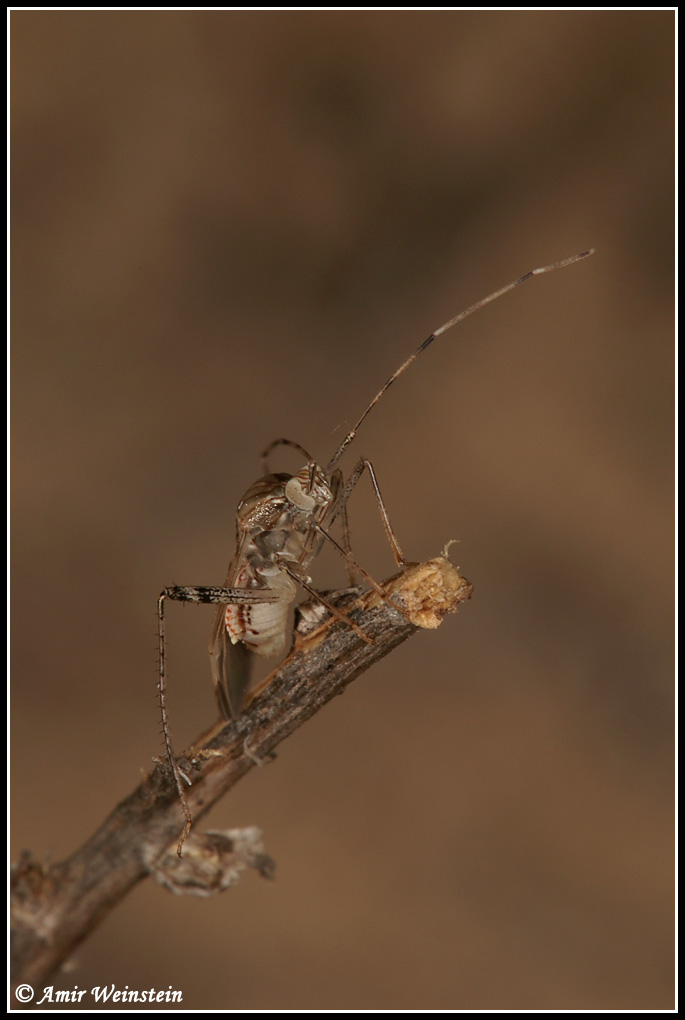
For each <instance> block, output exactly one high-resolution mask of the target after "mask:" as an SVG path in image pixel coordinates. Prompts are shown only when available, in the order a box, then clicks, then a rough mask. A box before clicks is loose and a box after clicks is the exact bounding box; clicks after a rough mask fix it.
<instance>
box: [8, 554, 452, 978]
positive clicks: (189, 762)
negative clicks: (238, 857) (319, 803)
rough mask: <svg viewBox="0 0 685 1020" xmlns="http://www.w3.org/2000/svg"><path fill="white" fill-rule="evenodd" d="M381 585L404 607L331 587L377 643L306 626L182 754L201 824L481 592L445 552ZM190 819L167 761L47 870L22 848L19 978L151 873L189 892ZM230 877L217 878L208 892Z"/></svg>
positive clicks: (335, 626)
mask: <svg viewBox="0 0 685 1020" xmlns="http://www.w3.org/2000/svg"><path fill="white" fill-rule="evenodd" d="M383 587H384V589H385V591H386V592H387V593H388V594H389V595H391V596H392V598H393V599H394V600H396V601H397V602H398V603H399V604H400V605H401V606H402V611H400V610H398V609H395V608H394V607H393V605H392V603H391V602H390V601H389V600H388V598H381V597H380V596H379V595H378V593H377V592H374V591H370V592H367V593H366V594H364V595H362V596H361V597H360V598H358V599H355V598H354V596H352V604H350V602H349V600H350V596H349V595H347V596H345V595H338V596H332V601H333V602H334V604H336V605H344V606H345V611H346V612H347V613H349V614H350V615H351V616H352V617H353V619H354V621H355V623H356V624H357V625H358V626H359V627H360V628H362V629H363V631H364V632H365V633H366V634H367V635H368V636H369V637H371V638H372V639H373V640H372V642H371V643H368V642H367V641H364V640H362V639H361V638H360V637H359V636H358V634H357V633H355V631H353V630H352V629H351V628H350V627H346V626H344V625H341V624H340V623H339V622H338V621H336V620H331V619H330V618H329V619H328V620H327V621H325V622H324V623H323V624H321V625H320V626H317V627H316V629H314V630H312V631H310V632H309V633H306V634H305V635H304V636H302V635H297V636H296V639H295V643H294V647H293V650H292V652H291V653H290V655H289V656H288V658H287V659H286V660H285V661H284V662H283V663H282V664H281V665H280V666H279V667H278V668H277V669H276V670H275V671H274V672H273V673H272V674H271V675H270V677H268V678H267V680H266V681H264V683H263V684H261V685H260V687H259V688H258V689H257V690H256V692H255V694H254V695H253V697H252V699H251V701H250V703H249V705H248V707H247V708H246V710H245V712H244V714H243V715H242V716H241V717H240V719H238V720H237V721H235V722H233V723H231V724H228V725H225V726H223V727H222V728H221V729H220V730H217V731H216V734H215V735H211V736H210V738H209V739H207V735H205V737H204V738H201V740H200V741H198V743H197V744H196V745H194V746H193V747H191V748H190V749H189V750H188V751H186V752H185V753H184V754H183V755H182V756H181V757H180V759H179V765H180V768H181V770H182V771H183V773H184V775H186V776H187V777H188V779H189V780H190V782H191V785H190V786H189V788H188V791H187V795H186V796H187V801H188V805H189V807H190V810H191V812H192V815H193V820H194V822H195V824H197V822H198V821H199V820H200V819H201V818H202V817H203V816H204V815H205V814H206V813H207V812H208V811H209V810H210V808H211V807H212V805H213V804H214V803H215V802H216V801H217V800H218V799H219V798H220V797H221V796H223V794H224V793H226V792H227V791H228V790H229V789H230V788H231V787H232V786H233V785H234V784H235V783H237V782H238V780H239V779H241V778H242V777H243V776H244V775H245V774H246V773H247V772H248V771H249V770H250V769H251V768H253V767H254V765H255V764H260V763H261V762H262V761H264V760H267V759H268V757H269V755H270V754H271V752H273V750H274V748H275V747H277V745H278V744H280V743H281V741H283V740H285V739H286V737H288V736H290V734H291V733H293V732H294V731H295V730H296V729H297V728H298V727H299V726H301V725H302V724H303V723H304V722H306V720H307V719H309V718H311V717H312V716H313V715H314V714H315V713H316V712H318V711H319V709H321V708H322V707H323V706H324V705H325V704H326V703H327V702H328V701H330V700H331V698H333V697H335V696H336V695H337V694H340V693H342V691H343V690H344V689H345V687H346V686H347V685H348V684H349V683H351V682H352V681H353V680H354V679H356V678H357V677H358V676H360V675H361V674H362V673H363V672H365V671H366V670H367V669H368V668H369V667H370V666H372V665H373V663H374V662H377V661H378V660H379V659H381V658H383V656H385V655H387V654H388V652H390V651H391V650H392V649H393V648H395V647H396V646H397V645H399V644H400V643H401V642H402V641H404V640H406V638H408V637H410V636H411V635H412V634H415V633H417V632H418V630H420V629H422V628H434V627H437V626H438V624H439V623H440V621H441V619H442V617H443V616H444V615H445V614H446V613H448V612H456V609H457V606H458V605H459V603H460V602H463V601H465V600H466V599H468V598H470V595H471V585H470V584H469V582H468V581H466V580H465V579H464V578H462V577H460V575H459V573H458V571H457V570H456V569H455V568H454V567H453V566H452V565H451V564H450V563H449V561H448V560H447V559H445V558H444V557H438V558H437V559H435V560H430V561H428V562H427V563H423V564H418V565H414V566H409V567H407V568H405V569H404V570H403V571H401V572H400V573H399V574H397V575H396V576H395V577H393V578H391V579H390V580H389V581H387V582H385V584H384V586H383ZM182 828H183V814H182V811H181V808H180V805H179V801H178V793H177V791H176V788H175V786H174V782H173V779H172V777H171V776H170V774H169V769H168V767H166V766H165V765H164V764H161V763H160V764H158V765H157V766H156V768H155V769H154V770H153V771H152V772H151V773H150V774H149V775H148V776H147V777H146V778H145V779H144V780H143V782H142V783H141V784H140V785H139V786H138V787H137V789H135V790H134V791H133V793H131V794H130V795H129V796H128V797H127V798H126V799H125V800H123V801H122V802H121V803H120V804H118V805H117V806H116V807H115V808H114V810H113V811H112V813H111V814H110V815H109V817H108V818H107V819H106V820H105V822H104V823H103V824H102V825H101V826H100V828H99V829H98V830H97V831H96V832H95V833H94V834H93V835H92V836H91V838H90V839H89V840H87V842H86V843H84V844H83V846H81V847H80V848H79V849H78V850H76V851H75V852H74V853H73V854H72V855H71V856H70V857H68V858H67V859H66V860H64V861H62V862H59V863H57V864H54V865H50V866H49V867H45V868H44V867H43V866H42V865H41V864H39V863H38V862H35V861H34V860H33V859H32V858H31V856H30V854H28V853H24V854H23V855H22V857H21V859H20V860H19V862H18V864H17V865H16V866H15V868H14V871H13V880H12V903H11V907H12V977H13V981H14V982H16V983H20V982H25V983H28V984H31V985H36V984H39V983H41V982H43V981H44V980H45V979H46V978H47V977H48V976H49V975H50V974H51V973H53V972H54V971H55V970H56V969H57V968H58V967H59V966H60V965H61V964H62V963H64V962H65V961H66V960H67V959H68V958H69V956H71V954H72V953H73V952H74V950H75V948H76V947H77V946H78V945H79V943H80V942H82V941H83V939H84V938H86V936H87V935H88V934H89V932H90V931H91V930H92V929H93V928H95V927H96V925H97V924H98V923H99V922H100V921H101V920H102V919H103V918H104V917H106V916H107V914H108V913H109V911H110V910H112V909H113V907H115V906H116V904H117V903H118V902H119V901H120V900H121V899H123V897H124V896H125V895H126V894H127V893H128V892H129V890H130V889H132V888H133V886H135V885H136V884H137V883H138V882H140V881H141V880H142V879H144V878H145V877H147V876H148V875H150V874H155V875H156V877H157V878H158V879H159V880H160V881H162V882H163V883H164V884H166V885H169V886H171V887H174V888H175V889H176V891H187V890H184V889H181V888H179V884H182V881H181V883H179V882H178V880H177V879H176V878H175V876H174V868H175V867H177V866H178V858H176V855H175V846H176V842H177V840H178V837H179V833H180V831H181V829H182ZM194 838H196V839H198V840H201V839H202V836H201V834H200V835H196V830H195V829H194V830H193V832H192V833H191V836H190V837H189V840H188V843H187V844H186V849H185V850H184V861H186V858H188V860H187V862H186V867H187V868H190V869H191V871H192V868H193V867H194V866H195V865H196V864H197V862H198V861H200V864H201V863H202V860H204V858H205V857H206V853H207V844H206V843H205V844H201V843H200V842H198V843H197V845H196V846H197V847H199V848H200V849H196V850H195V852H194V850H193V846H194V844H193V839H194ZM229 845H230V841H229ZM194 853H195V856H194ZM203 855H204V857H203ZM259 856H260V855H257V857H258V858H259ZM264 862H268V858H265V857H262V865H263V866H262V865H260V863H259V860H257V862H256V864H255V861H251V862H250V863H253V864H255V866H257V867H260V868H261V870H266V865H265V864H264ZM243 866H244V865H243ZM198 867H199V866H198ZM200 871H201V867H200ZM200 871H196V875H198V874H199V873H200ZM198 881H199V879H198ZM190 884H192V880H191V882H190ZM227 884H229V881H225V882H223V883H222V884H220V885H216V886H213V887H211V888H210V887H209V886H208V887H207V888H206V889H205V890H204V891H202V894H203V895H208V894H209V893H210V892H213V891H216V889H218V888H219V887H222V888H223V887H225V885H227ZM193 891H195V892H197V891H198V890H197V888H196V889H194V890H193Z"/></svg>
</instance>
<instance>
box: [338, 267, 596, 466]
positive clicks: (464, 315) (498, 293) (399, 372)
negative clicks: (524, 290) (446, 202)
mask: <svg viewBox="0 0 685 1020" xmlns="http://www.w3.org/2000/svg"><path fill="white" fill-rule="evenodd" d="M594 253H595V249H594V248H589V249H588V251H583V252H581V253H580V255H572V256H571V258H568V259H562V261H561V262H555V263H553V265H551V266H540V267H539V268H538V269H531V270H530V272H529V273H525V275H524V276H519V278H518V280H513V281H512V282H511V283H508V284H507V285H506V287H501V288H500V290H496V291H494V292H493V293H492V294H488V296H487V297H485V298H481V300H480V301H476V303H475V305H471V306H470V307H469V308H466V309H465V310H464V311H463V312H459V315H455V316H454V318H453V319H450V320H449V322H445V323H443V324H442V326H440V328H439V329H436V330H435V332H433V333H431V335H430V336H429V337H428V339H427V340H424V341H423V343H422V344H421V345H420V347H417V348H416V350H415V351H414V353H413V354H412V355H411V357H409V358H407V360H406V361H405V362H404V363H403V364H402V365H400V367H399V368H398V369H397V371H396V372H393V374H392V375H391V376H390V378H389V379H388V381H387V382H386V383H384V384H383V386H381V388H380V389H379V391H378V393H377V394H376V396H375V397H374V398H373V400H372V401H371V403H370V404H369V406H368V407H367V408H366V410H365V411H364V413H363V415H362V416H361V418H360V419H359V421H358V422H357V424H356V425H355V426H354V428H353V429H351V430H350V431H349V432H348V433H347V435H346V436H345V438H344V439H343V441H342V443H341V444H340V446H339V447H338V449H337V450H336V451H335V453H334V454H333V456H332V458H331V460H330V461H329V462H328V467H327V468H326V474H327V475H328V474H330V472H331V471H332V469H333V468H334V467H335V465H336V464H337V463H338V461H339V460H340V458H341V457H342V455H343V453H344V452H345V450H346V449H347V447H348V446H349V445H350V443H351V442H352V440H353V439H354V438H355V436H356V435H357V432H358V430H359V426H360V425H361V424H362V422H363V421H364V419H365V418H366V416H367V414H368V413H369V412H370V411H371V410H372V408H374V407H375V406H376V404H377V403H378V401H379V400H380V399H381V397H382V396H383V394H384V393H385V391H386V390H387V389H389V387H390V386H392V384H393V383H394V382H395V379H397V378H398V377H399V376H401V375H402V373H403V372H404V370H405V369H407V368H409V366H410V365H411V363H412V362H413V361H416V359H417V358H418V356H419V354H422V353H423V351H425V349H426V347H428V345H429V344H432V343H433V341H434V340H436V339H437V338H438V337H439V336H441V335H442V334H443V333H446V332H447V330H448V329H451V328H452V326H456V325H457V323H458V322H462V321H463V320H464V319H466V318H467V317H468V316H469V315H473V313H474V312H477V311H478V310H479V309H480V308H484V307H485V305H489V304H490V303H491V302H492V301H496V300H497V298H501V297H502V296H503V295H504V294H508V293H509V291H510V290H514V288H515V287H519V286H520V285H521V284H522V283H525V282H526V280H530V278H531V277H532V276H541V275H542V273H551V272H553V270H555V269H562V268H563V267H564V266H570V265H572V264H573V263H574V262H580V260H581V259H586V258H587V257H588V255H594Z"/></svg>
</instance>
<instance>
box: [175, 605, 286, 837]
mask: <svg viewBox="0 0 685 1020" xmlns="http://www.w3.org/2000/svg"><path fill="white" fill-rule="evenodd" d="M277 597H278V596H274V593H273V592H271V591H269V589H252V590H250V589H248V588H216V587H208V586H194V587H180V586H178V585H173V586H172V587H170V588H165V589H164V591H163V592H162V593H161V594H160V596H159V598H158V600H157V634H158V638H159V684H158V687H157V689H158V691H159V707H160V711H161V715H162V733H163V735H164V747H165V749H166V754H167V759H168V761H169V767H170V768H171V772H172V775H173V777H174V782H175V783H176V789H177V790H178V796H179V800H180V801H181V807H182V809H183V814H184V816H185V824H184V826H183V831H182V832H181V836H180V838H179V841H178V846H177V848H176V853H177V854H178V856H179V857H182V856H183V844H184V843H185V840H186V837H187V836H188V833H189V832H190V828H191V826H192V824H193V819H192V816H191V814H190V808H189V807H188V802H187V800H186V796H185V790H184V789H183V778H182V774H181V770H180V769H179V767H178V765H177V763H176V756H175V754H174V749H173V746H172V743H171V730H170V728H169V714H168V711H167V696H166V641H165V633H164V600H165V599H173V600H174V601H177V602H195V603H229V604H230V603H240V602H246V603H251V602H271V601H274V598H277Z"/></svg>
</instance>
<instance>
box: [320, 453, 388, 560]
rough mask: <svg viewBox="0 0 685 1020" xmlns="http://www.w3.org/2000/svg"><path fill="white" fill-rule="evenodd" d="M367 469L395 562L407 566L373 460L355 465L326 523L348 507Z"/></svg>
mask: <svg viewBox="0 0 685 1020" xmlns="http://www.w3.org/2000/svg"><path fill="white" fill-rule="evenodd" d="M365 469H366V471H368V473H369V478H370V479H371V484H372V486H373V491H374V495H375V496H376V503H377V504H378V509H379V511H380V515H381V520H382V522H383V528H384V530H385V534H386V535H387V538H388V542H389V543H390V548H391V549H392V554H393V556H394V557H395V562H396V563H397V566H398V567H405V566H406V565H407V561H406V560H405V558H404V554H403V553H402V550H401V549H400V543H399V542H398V541H397V539H396V538H395V532H394V531H393V530H392V526H391V524H390V518H389V517H388V511H387V510H386V509H385V503H384V502H383V497H382V496H381V490H380V486H379V485H378V479H377V478H376V472H375V471H374V469H373V464H372V463H371V461H370V460H367V459H366V458H365V457H362V458H361V460H360V461H359V463H358V464H357V466H356V467H355V469H354V471H353V472H352V474H351V475H350V477H349V478H348V479H347V481H346V482H345V486H344V488H343V490H342V492H341V493H340V497H339V498H338V500H337V502H336V504H335V510H334V512H333V513H332V515H331V516H330V518H329V521H327V522H326V523H327V524H328V523H329V522H330V523H331V524H332V523H333V521H334V520H335V518H336V517H337V516H338V514H340V513H342V512H343V511H344V510H345V509H346V507H347V500H348V499H349V498H350V493H351V492H352V490H353V489H354V487H355V485H356V484H357V482H358V481H359V479H360V478H361V476H362V475H363V473H364V470H365Z"/></svg>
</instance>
